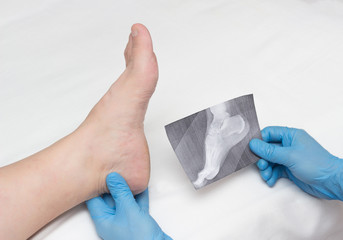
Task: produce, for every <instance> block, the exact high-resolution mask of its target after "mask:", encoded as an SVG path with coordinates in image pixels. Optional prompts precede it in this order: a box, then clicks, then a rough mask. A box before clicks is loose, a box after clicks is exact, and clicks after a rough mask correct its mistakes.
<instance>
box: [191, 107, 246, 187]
mask: <svg viewBox="0 0 343 240" xmlns="http://www.w3.org/2000/svg"><path fill="white" fill-rule="evenodd" d="M206 115H207V130H206V135H205V166H204V168H203V169H202V170H201V171H200V172H199V173H198V178H197V180H196V181H194V182H193V184H194V186H195V187H196V188H201V187H203V186H204V185H206V183H207V181H208V180H211V179H213V178H214V177H215V176H217V174H218V172H219V170H220V168H221V166H222V164H223V162H224V161H225V159H226V156H227V154H228V153H229V151H230V150H231V148H232V147H233V146H234V145H236V144H237V143H238V142H240V141H242V139H243V138H244V137H245V136H246V135H247V133H248V132H249V123H248V122H246V121H244V119H243V117H242V116H241V115H239V114H238V115H235V116H230V114H229V113H228V112H227V110H226V105H225V104H224V103H222V104H218V105H216V106H213V107H211V108H209V109H207V110H206ZM238 161H239V159H238V160H237V161H236V165H237V163H238Z"/></svg>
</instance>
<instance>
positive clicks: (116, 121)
mask: <svg viewBox="0 0 343 240" xmlns="http://www.w3.org/2000/svg"><path fill="white" fill-rule="evenodd" d="M124 55H125V61H126V69H125V71H124V72H123V73H122V74H121V76H120V77H119V79H118V80H117V81H116V82H115V83H114V84H113V85H112V86H111V87H110V89H109V90H108V91H107V93H106V94H105V95H104V96H103V97H102V98H101V99H100V101H99V102H98V103H97V104H96V105H95V106H94V108H93V109H92V111H91V112H90V113H89V115H88V117H87V118H86V120H85V121H84V122H83V124H82V125H81V126H80V128H79V129H78V130H77V131H85V132H86V136H87V138H89V139H90V141H89V142H88V144H87V145H88V148H89V150H90V155H91V158H92V161H91V163H92V164H94V166H91V167H92V168H93V169H94V173H96V174H98V183H99V186H98V194H101V193H104V192H107V187H106V184H105V178H106V176H107V174H109V173H110V172H113V171H115V172H118V173H120V174H121V175H122V176H123V177H124V178H125V180H126V181H127V182H128V184H129V186H130V188H131V190H132V191H133V193H134V194H137V193H140V192H142V191H143V190H145V188H146V187H147V186H148V182H149V178H150V157H149V149H148V145H147V141H146V138H145V135H144V126H143V122H144V116H145V112H146V110H147V107H148V103H149V99H150V97H151V95H152V94H153V92H154V90H155V87H156V83H157V79H158V66H157V60H156V56H155V54H154V52H153V46H152V41H151V37H150V34H149V31H148V30H147V29H146V27H144V26H143V25H141V24H135V25H133V26H132V28H131V34H130V36H129V41H128V43H127V46H126V49H125V52H124Z"/></svg>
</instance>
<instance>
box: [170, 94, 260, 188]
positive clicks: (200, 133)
mask: <svg viewBox="0 0 343 240" xmlns="http://www.w3.org/2000/svg"><path fill="white" fill-rule="evenodd" d="M224 104H225V105H226V109H227V112H228V113H229V114H230V115H231V116H234V115H237V114H239V115H241V117H243V119H244V121H247V122H248V123H249V125H250V129H249V132H248V133H247V135H246V136H245V137H244V138H243V139H242V140H241V141H240V142H238V143H237V144H236V145H234V146H233V147H232V148H231V150H230V151H229V153H228V155H227V156H226V158H225V161H224V162H223V164H222V167H221V168H220V170H219V173H218V174H217V176H216V177H214V178H213V179H212V180H208V182H207V184H206V185H209V184H211V183H213V182H215V181H217V180H219V179H222V178H223V177H225V176H227V175H229V174H231V173H233V172H235V171H238V170H240V169H242V168H244V167H246V166H248V165H250V164H252V163H255V162H256V161H257V160H258V159H259V158H257V157H256V156H255V155H254V154H253V153H252V152H251V151H250V148H249V141H250V140H251V139H252V138H261V133H260V127H259V123H258V119H257V115H256V110H255V104H254V98H253V95H252V94H250V95H245V96H241V97H238V98H235V99H232V100H228V101H226V102H224ZM165 129H166V132H167V136H168V138H169V141H170V143H171V145H172V147H173V149H174V151H175V153H176V155H177V157H178V159H179V161H180V163H181V165H182V167H183V169H184V171H185V172H186V174H187V176H188V177H189V179H190V180H191V182H194V181H195V180H196V179H197V177H198V173H199V172H200V171H201V170H202V169H203V168H204V165H205V151H204V148H205V145H204V143H205V134H206V129H207V116H206V109H204V110H202V111H200V112H197V113H194V114H192V115H190V116H188V117H185V118H183V119H180V120H177V121H175V122H173V123H170V124H168V125H166V126H165Z"/></svg>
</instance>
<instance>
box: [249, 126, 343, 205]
mask: <svg viewBox="0 0 343 240" xmlns="http://www.w3.org/2000/svg"><path fill="white" fill-rule="evenodd" d="M261 134H262V139H263V141H262V140H259V139H253V140H251V141H250V149H251V150H252V151H253V152H254V153H255V154H256V155H258V156H260V157H261V158H262V159H260V160H259V161H258V162H257V167H258V168H259V169H260V174H261V176H262V178H263V179H264V180H265V181H266V183H267V184H268V185H269V186H270V187H272V186H274V184H275V183H276V181H277V180H278V179H279V178H288V179H289V180H291V181H293V182H294V183H295V184H296V185H297V186H298V187H299V188H301V189H302V190H303V191H305V192H307V193H309V194H311V195H313V196H316V197H319V198H325V199H340V200H343V190H342V186H343V185H342V184H343V160H342V159H339V158H337V157H335V156H333V155H332V154H330V153H329V152H328V151H326V150H325V149H324V148H323V147H322V146H321V145H320V144H319V143H318V142H316V140H314V139H313V138H312V137H311V136H310V135H309V134H308V133H306V132H305V131H304V130H300V129H295V128H287V127H267V128H265V129H263V130H262V131H261Z"/></svg>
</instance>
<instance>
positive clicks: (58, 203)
mask: <svg viewBox="0 0 343 240" xmlns="http://www.w3.org/2000/svg"><path fill="white" fill-rule="evenodd" d="M125 60H126V69H125V71H124V72H123V74H122V75H121V76H120V77H119V79H118V80H117V81H116V82H115V83H114V84H113V85H112V86H111V87H110V89H109V90H108V91H107V92H106V94H105V95H104V96H103V97H102V98H101V100H100V101H99V102H98V103H97V104H96V105H95V106H94V108H93V109H92V110H91V112H90V113H89V115H88V116H87V118H86V120H85V121H84V122H83V123H82V124H81V125H80V127H79V128H78V129H76V130H75V131H74V132H73V133H71V134H69V135H68V136H66V137H64V138H62V139H61V140H59V141H58V142H56V143H54V144H53V145H51V146H49V147H48V148H46V149H43V150H42V151H40V152H38V153H36V154H33V155H32V156H29V157H27V158H25V159H23V160H21V161H18V162H16V163H14V164H10V165H8V166H5V167H1V168H0V213H1V217H0V239H28V238H29V237H30V236H31V235H32V234H34V233H35V232H36V231H37V230H39V229H40V228H41V227H43V226H44V225H46V224H47V223H48V222H50V221H51V220H52V219H54V218H56V217H57V216H59V215H60V214H62V213H63V212H65V211H67V210H69V209H70V208H72V207H74V206H76V205H78V204H80V203H82V202H84V201H86V200H88V199H91V198H93V197H95V196H98V195H100V194H102V193H105V192H108V189H107V187H106V176H107V175H108V174H109V173H110V172H117V173H120V174H121V175H122V176H123V177H124V178H125V180H126V181H127V183H128V185H129V186H130V188H131V190H132V191H133V193H134V194H138V193H140V192H142V191H144V190H145V189H146V187H147V185H148V181H149V177H150V159H149V149H148V145H147V142H146V138H145V135H144V126H143V121H144V116H145V112H146V110H147V106H148V103H149V99H150V97H151V95H152V94H153V92H154V90H155V87H156V83H157V79H158V67H157V61H156V57H155V54H154V52H153V48H152V41H151V37H150V34H149V32H148V30H147V29H146V28H145V27H144V26H143V25H141V24H135V25H133V26H132V28H131V34H130V37H129V41H128V44H127V46H126V49H125Z"/></svg>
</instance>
